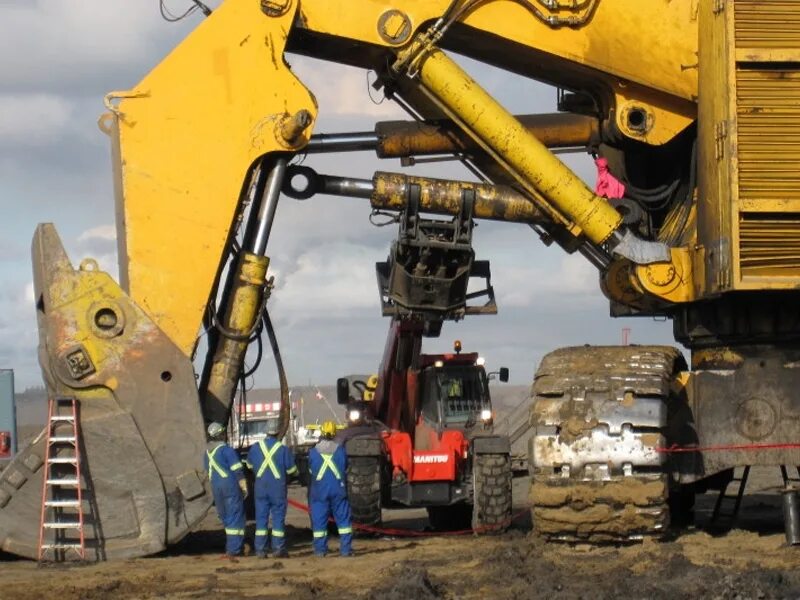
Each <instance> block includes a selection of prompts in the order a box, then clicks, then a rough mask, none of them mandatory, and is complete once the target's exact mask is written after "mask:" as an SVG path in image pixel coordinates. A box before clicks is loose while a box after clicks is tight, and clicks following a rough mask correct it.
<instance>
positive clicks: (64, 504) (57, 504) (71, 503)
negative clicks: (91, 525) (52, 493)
mask: <svg viewBox="0 0 800 600" xmlns="http://www.w3.org/2000/svg"><path fill="white" fill-rule="evenodd" d="M44 505H45V506H50V507H52V508H70V507H75V508H78V507H79V506H80V505H81V503H80V502H78V501H77V500H45V503H44Z"/></svg>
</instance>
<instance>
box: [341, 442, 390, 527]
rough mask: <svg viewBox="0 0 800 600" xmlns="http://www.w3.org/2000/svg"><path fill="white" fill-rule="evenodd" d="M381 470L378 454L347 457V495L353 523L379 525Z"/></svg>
mask: <svg viewBox="0 0 800 600" xmlns="http://www.w3.org/2000/svg"><path fill="white" fill-rule="evenodd" d="M381 471H382V460H381V457H380V456H352V457H349V458H348V459H347V495H348V497H349V498H350V510H351V512H352V516H353V521H354V522H355V523H359V524H361V525H380V523H381V518H382V516H381Z"/></svg>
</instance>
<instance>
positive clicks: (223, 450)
mask: <svg viewBox="0 0 800 600" xmlns="http://www.w3.org/2000/svg"><path fill="white" fill-rule="evenodd" d="M224 438H225V428H224V427H223V426H222V425H220V424H219V423H211V425H209V426H208V440H209V441H208V447H207V449H206V454H205V456H204V458H203V464H204V466H205V469H206V471H207V472H208V480H209V481H210V482H211V491H212V493H213V494H214V505H215V506H216V507H217V514H218V515H219V520H220V521H222V524H223V525H224V526H225V539H226V541H225V555H226V556H228V557H229V558H233V557H234V556H238V555H239V554H241V553H242V546H243V545H244V528H245V515H244V498H245V496H247V481H246V480H245V478H244V465H243V464H242V461H241V460H239V455H238V454H236V451H235V450H234V449H233V448H231V447H230V446H229V445H228V444H226V443H225V439H224Z"/></svg>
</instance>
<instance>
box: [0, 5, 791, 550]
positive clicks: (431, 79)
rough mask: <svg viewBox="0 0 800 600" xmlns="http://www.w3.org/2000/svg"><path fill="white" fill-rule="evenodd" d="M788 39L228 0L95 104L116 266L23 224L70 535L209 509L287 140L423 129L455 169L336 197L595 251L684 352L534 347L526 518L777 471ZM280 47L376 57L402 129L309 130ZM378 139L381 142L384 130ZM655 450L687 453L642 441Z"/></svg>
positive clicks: (614, 12)
mask: <svg viewBox="0 0 800 600" xmlns="http://www.w3.org/2000/svg"><path fill="white" fill-rule="evenodd" d="M798 40H800V1H798V0H780V1H777V0H769V1H766V2H764V1H756V0H736V1H735V2H724V1H721V0H650V1H648V2H641V0H581V1H579V2H574V1H572V0H569V1H562V0H553V1H550V0H547V1H545V0H400V1H398V2H396V3H395V4H393V5H391V6H390V5H389V4H387V3H386V2H384V1H381V0H359V1H353V0H348V1H344V0H342V1H331V0H225V1H224V2H223V3H222V4H221V5H220V6H219V7H218V8H217V9H216V10H214V12H213V14H211V15H210V16H209V17H208V18H207V19H206V20H204V21H203V22H202V23H201V24H200V25H199V26H198V27H197V28H196V29H195V30H194V31H193V32H191V34H189V35H188V37H187V38H186V39H185V40H184V41H183V42H182V43H181V44H180V45H178V46H177V47H176V48H175V49H174V50H173V51H172V52H171V53H170V54H169V55H168V56H167V57H165V58H164V60H163V61H162V62H161V63H160V64H159V65H157V66H156V67H155V68H154V69H153V70H152V71H151V72H150V73H149V74H148V75H146V76H145V78H144V79H143V80H142V81H141V82H139V83H138V84H137V85H135V86H134V87H133V88H132V89H131V90H128V91H122V92H111V93H110V94H109V95H108V96H107V98H106V105H107V108H108V112H107V113H106V114H104V115H103V116H102V117H101V119H100V127H101V129H102V130H103V131H105V132H106V133H107V134H108V135H109V136H110V138H111V145H112V155H113V176H114V182H115V195H116V206H117V240H118V254H119V261H120V281H119V283H117V282H114V281H113V280H112V279H111V278H110V277H109V276H108V275H107V274H105V273H102V272H99V271H98V270H97V267H96V264H94V263H93V262H92V261H84V262H83V263H81V266H80V267H79V268H77V269H76V268H75V267H74V266H73V265H72V264H71V263H70V261H69V259H68V258H67V257H66V255H65V253H64V251H63V247H62V245H61V242H60V240H59V238H58V235H57V233H56V231H55V228H54V227H53V226H51V225H41V226H40V227H39V228H38V229H37V231H36V234H35V236H34V243H33V264H34V282H35V294H36V311H37V317H38V319H39V329H40V345H39V356H40V363H41V366H42V371H43V376H44V380H45V382H46V384H47V387H48V389H49V391H50V393H51V394H52V395H57V396H69V397H75V398H76V399H77V400H78V402H79V404H80V407H81V415H82V417H81V430H82V433H83V437H84V443H85V446H86V447H85V452H84V457H85V462H84V465H85V473H84V485H85V486H86V487H87V494H86V497H87V498H93V499H94V500H93V502H94V505H93V506H92V507H91V508H90V507H87V509H86V513H87V514H88V515H90V516H91V518H90V523H91V524H92V526H93V527H94V533H93V534H92V535H90V536H89V544H88V546H89V550H90V556H96V557H98V558H120V557H128V556H137V555H143V554H148V553H153V552H157V551H159V550H161V549H163V548H164V547H165V546H166V545H168V544H170V543H173V542H175V541H176V540H178V539H180V537H181V536H183V535H185V534H186V533H187V532H188V531H189V529H190V528H191V527H192V525H193V524H194V523H196V522H198V521H199V520H200V519H201V518H202V517H203V515H204V514H205V512H206V511H207V509H208V507H209V505H210V494H209V490H208V483H207V481H206V474H205V473H204V472H203V469H202V464H201V459H202V449H203V445H204V442H205V439H204V434H203V426H204V424H205V423H207V422H209V421H214V420H225V419H227V417H228V415H229V414H230V406H231V403H232V401H233V395H234V393H235V390H236V387H237V382H238V381H239V380H240V377H241V374H242V370H243V359H244V354H245V352H246V350H247V347H248V344H249V343H250V342H251V340H253V339H254V336H257V335H259V334H260V332H261V331H266V333H267V334H268V335H270V343H271V344H272V345H273V348H277V342H276V340H275V335H274V331H272V327H271V323H270V321H269V317H268V314H267V312H266V306H267V299H268V297H269V295H270V292H271V289H272V286H271V281H270V279H269V276H268V267H269V259H268V255H267V247H268V241H269V238H270V230H271V227H272V223H273V220H274V215H275V210H276V207H277V203H278V199H279V197H280V195H281V190H284V192H287V193H288V191H291V189H290V188H291V186H287V185H286V182H285V179H286V172H287V168H289V167H291V165H289V163H290V161H292V160H293V158H294V157H295V156H297V155H298V154H302V153H308V154H309V155H312V154H314V153H316V152H328V151H339V152H344V151H350V150H357V149H365V148H374V149H376V150H378V149H379V148H380V151H381V152H385V153H386V155H387V156H398V155H403V154H404V153H411V152H416V151H420V153H421V154H424V153H425V152H428V151H430V146H427V147H426V144H425V143H423V142H422V141H421V140H423V137H421V136H424V135H426V133H429V132H430V131H431V130H434V131H435V132H436V133H437V135H436V136H432V139H435V144H436V148H442V147H444V148H445V149H446V152H451V153H452V154H454V155H455V156H457V157H458V158H459V159H461V160H462V161H464V162H465V163H466V164H468V165H469V166H470V168H471V169H472V171H473V173H475V174H476V175H477V176H478V177H479V178H480V183H479V184H475V183H474V182H438V183H436V182H435V181H434V182H431V181H423V180H417V181H412V180H411V179H403V178H402V177H400V178H391V177H389V178H386V177H384V178H378V177H377V176H376V179H375V181H373V182H368V183H369V185H367V184H364V182H358V181H345V182H341V181H340V182H339V184H347V185H338V186H337V187H336V189H337V190H338V191H339V192H344V193H345V194H346V195H347V194H349V195H355V196H357V197H362V198H363V197H367V198H369V199H370V202H371V204H372V205H373V207H375V206H380V205H388V206H394V207H395V209H397V207H398V205H402V206H409V205H410V206H412V207H417V206H420V205H422V206H425V205H428V206H435V207H436V209H437V210H440V211H441V212H443V213H445V214H451V215H458V214H462V213H463V211H464V209H465V208H468V209H469V210H470V211H472V213H471V214H473V215H474V216H475V217H476V218H483V217H481V215H488V218H493V219H495V220H508V221H516V222H526V223H529V224H530V225H531V227H532V229H533V230H534V231H535V232H536V233H537V234H538V235H539V236H540V237H541V238H542V239H543V240H544V241H545V242H546V243H551V242H555V243H557V244H558V245H559V246H561V247H563V248H564V249H565V251H567V252H580V253H581V254H582V255H584V256H585V257H586V258H587V259H588V260H589V261H591V263H592V264H593V265H595V266H596V267H597V269H598V272H599V276H600V286H601V289H602V290H603V292H604V293H605V294H606V295H607V296H608V298H609V300H610V304H611V312H612V314H614V315H619V316H658V317H666V318H669V319H671V320H672V322H673V323H674V330H675V337H676V339H677V340H678V341H679V342H680V343H682V344H683V345H684V346H685V347H686V348H688V350H689V351H690V352H691V360H690V365H687V364H686V363H685V362H684V360H683V357H682V355H681V353H680V352H678V351H677V350H675V349H671V348H665V347H638V348H633V347H630V348H599V349H597V351H594V352H592V351H590V350H581V349H562V350H558V351H556V352H555V353H553V354H552V355H549V356H548V357H546V358H545V360H543V361H542V364H541V366H540V368H539V371H538V373H537V376H536V379H535V382H534V396H533V407H532V414H531V419H532V423H534V427H535V434H534V437H533V439H532V442H531V469H532V476H533V484H532V498H533V500H534V509H533V510H534V528H535V529H536V530H537V531H538V532H540V533H541V534H543V535H545V536H547V537H548V538H551V539H567V540H576V539H577V540H583V541H595V540H597V541H602V540H608V539H611V540H628V539H636V538H640V537H643V536H645V535H652V534H659V533H661V532H663V531H664V528H665V527H666V524H667V523H668V520H669V511H670V509H671V508H672V509H673V510H678V504H676V503H675V502H674V501H675V500H677V499H680V498H683V497H686V493H687V492H688V493H691V492H692V491H694V490H700V489H702V488H703V485H704V482H706V481H708V480H710V479H713V478H714V477H715V476H716V475H718V474H720V473H725V472H728V471H730V470H731V469H733V468H734V467H736V466H742V465H776V466H780V465H798V464H800V449H798V447H797V441H798V440H800V418H798V415H800V400H799V399H798V396H797V394H796V389H797V387H798V383H800V380H799V379H798V378H800V375H799V374H798V369H797V368H796V367H797V364H798V362H799V361H800V315H799V314H798V310H800V309H798V306H800V302H798V300H800V298H798V291H797V290H798V285H799V284H800V262H799V260H800V259H799V258H798V257H799V256H800V254H799V253H798V244H800V218H798V215H800V170H798V169H797V163H798V159H799V157H800V155H799V154H798V152H800V151H799V150H798V148H800V144H798V140H799V139H800V125H798V123H800V120H798V118H797V117H798V105H800V54H799V52H800V45H799V44H798ZM287 52H289V53H299V54H303V55H308V56H313V57H316V58H322V59H325V60H330V61H335V62H339V63H343V64H347V65H353V66H357V67H362V68H364V69H372V70H374V71H375V72H376V73H377V75H378V79H377V85H378V86H379V87H382V89H383V91H384V94H385V95H386V96H387V97H390V98H392V99H394V100H396V101H397V102H399V103H400V104H401V105H402V106H404V107H406V108H407V109H408V110H409V111H410V113H411V114H412V115H413V116H414V118H415V120H417V121H420V122H421V123H422V125H421V126H420V128H419V129H417V130H414V129H413V128H412V127H405V128H403V127H401V128H400V132H399V133H397V130H396V129H391V128H390V129H389V130H387V128H386V127H381V128H378V129H377V130H376V133H374V134H370V135H363V134H359V135H338V136H337V135H329V136H319V135H315V131H314V129H315V128H314V125H315V120H316V115H317V105H316V100H315V98H314V96H313V94H312V92H313V90H308V89H307V88H306V87H305V86H304V85H303V83H302V82H301V81H299V80H298V79H297V78H296V77H295V76H294V74H293V73H292V70H291V68H290V66H289V64H288V63H287V61H286V59H285V54H286V53H287ZM450 52H458V53H461V54H463V55H466V56H469V57H471V58H473V59H475V60H478V61H482V62H485V63H488V64H492V65H495V66H498V67H502V68H504V69H506V70H507V71H509V72H510V73H512V74H513V75H514V76H516V77H521V78H530V79H536V80H540V81H544V82H546V83H550V84H552V85H555V86H557V87H558V88H559V89H560V90H561V92H560V94H559V109H560V111H562V112H564V113H566V114H567V115H569V118H568V119H561V120H559V119H558V118H543V119H540V120H538V121H536V120H534V121H530V120H528V121H526V120H525V119H521V118H517V117H515V116H514V115H512V114H510V113H508V111H506V110H505V109H504V108H503V107H502V106H501V105H500V104H499V103H498V102H497V101H496V100H495V99H494V98H492V97H491V96H490V95H489V94H488V93H487V92H486V91H485V90H483V89H482V88H481V87H480V86H479V85H478V84H477V83H476V82H475V81H474V80H473V79H472V78H471V77H470V76H469V75H468V74H467V73H466V72H465V71H464V70H463V69H462V68H461V67H460V66H459V65H458V64H457V63H456V62H455V61H453V60H452V58H451V57H450V56H449V53H450ZM587 119H588V120H589V121H590V122H591V125H589V126H586V120H587ZM392 133H394V134H396V135H395V137H394V138H393V139H394V141H396V142H397V141H399V142H401V143H400V144H394V145H391V144H390V145H389V147H387V146H386V145H385V144H381V143H380V142H381V140H383V139H386V137H387V136H390V134H392ZM537 134H539V136H540V137H537ZM540 138H541V139H540ZM576 139H578V140H584V139H585V140H586V141H585V146H584V148H585V149H587V150H588V151H590V152H593V153H595V154H596V155H597V156H599V157H602V158H605V159H606V160H607V162H608V166H609V169H610V171H611V173H613V174H614V175H615V176H616V177H617V178H618V179H619V180H620V182H621V183H622V184H623V186H624V188H625V192H624V194H623V196H622V197H621V198H605V197H601V196H599V195H597V194H596V193H595V192H594V191H593V190H591V189H590V188H588V187H587V186H586V185H585V184H584V183H583V182H582V181H581V180H580V178H579V177H577V176H576V175H575V174H574V173H573V172H572V171H571V170H570V169H569V168H567V167H566V165H565V164H564V163H562V162H561V161H560V160H559V159H558V158H557V156H555V155H554V154H553V153H551V152H550V151H549V150H548V146H549V147H564V146H568V145H569V144H570V143H573V142H571V140H576ZM426 148H427V149H426ZM330 181H332V180H330ZM387 181H388V182H389V183H392V185H389V186H387V185H384V184H385V183H387ZM287 190H288V191H287ZM408 294H409V297H410V298H411V297H417V295H418V294H419V290H418V289H417V288H416V284H414V283H413V282H412V286H411V288H409V290H408ZM421 297H422V300H423V301H424V294H421ZM204 330H205V331H208V339H209V345H208V348H209V349H208V352H207V356H206V357H205V361H204V366H203V368H202V373H201V374H200V378H199V383H198V381H197V380H196V378H195V374H194V370H193V363H192V360H193V358H194V354H195V352H196V350H197V340H198V336H199V334H200V333H201V332H203V331H204ZM690 367H691V368H690ZM279 370H280V369H279ZM281 379H282V380H283V382H284V385H283V387H284V388H285V387H286V386H285V377H281ZM282 404H283V408H282V410H281V415H282V419H283V421H284V422H286V421H287V420H288V402H287V401H286V397H285V395H284V399H283V402H282ZM673 444H675V445H680V446H681V447H683V448H690V449H691V448H692V447H693V448H696V450H694V451H691V452H684V453H680V454H677V453H676V454H671V453H668V452H664V449H665V448H669V447H670V446H672V445H673ZM43 446H44V440H43V439H41V438H39V439H37V440H36V441H35V442H34V443H33V444H32V445H31V446H29V447H28V448H26V449H24V450H22V451H21V452H20V453H19V454H18V455H17V457H16V458H15V459H14V461H13V462H12V463H11V465H9V467H8V468H6V469H5V470H4V471H3V473H2V475H0V546H2V548H3V550H6V551H9V552H13V553H16V554H19V555H22V556H29V557H33V556H35V555H36V540H35V537H36V523H37V522H38V519H39V499H40V492H41V489H42V481H41V479H42V472H43V469H42V460H43V459H42V457H43V454H44V452H43V450H44V448H43ZM709 448H711V449H712V450H709ZM687 486H688V487H687ZM670 498H672V500H673V501H672V502H671V501H670ZM684 504H685V503H684Z"/></svg>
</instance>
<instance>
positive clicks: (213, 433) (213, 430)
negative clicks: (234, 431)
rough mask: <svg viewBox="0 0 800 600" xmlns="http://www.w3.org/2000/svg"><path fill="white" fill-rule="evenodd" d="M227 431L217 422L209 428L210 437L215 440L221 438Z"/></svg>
mask: <svg viewBox="0 0 800 600" xmlns="http://www.w3.org/2000/svg"><path fill="white" fill-rule="evenodd" d="M224 431H225V428H224V427H223V426H222V425H220V424H219V423H217V422H214V423H211V425H209V426H208V437H210V438H215V437H218V436H220V435H221V434H222V433H223V432H224Z"/></svg>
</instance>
